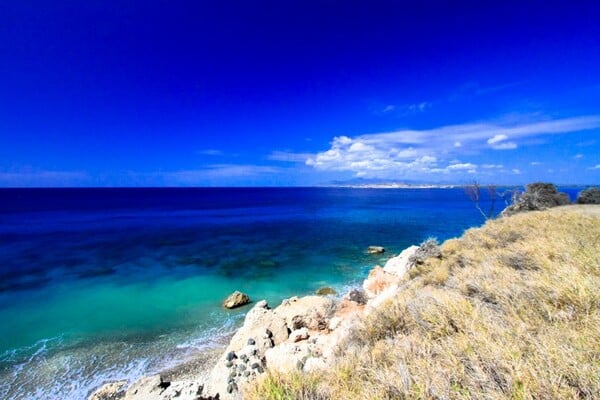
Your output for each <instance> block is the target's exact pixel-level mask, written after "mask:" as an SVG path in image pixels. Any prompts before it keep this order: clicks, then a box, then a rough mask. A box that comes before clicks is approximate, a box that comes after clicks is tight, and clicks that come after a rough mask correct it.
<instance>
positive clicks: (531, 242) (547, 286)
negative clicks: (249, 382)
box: [245, 206, 600, 400]
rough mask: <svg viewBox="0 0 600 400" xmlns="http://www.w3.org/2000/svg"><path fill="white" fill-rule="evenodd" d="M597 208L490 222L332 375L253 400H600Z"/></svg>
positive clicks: (389, 311)
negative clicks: (596, 399) (580, 399)
mask: <svg viewBox="0 0 600 400" xmlns="http://www.w3.org/2000/svg"><path fill="white" fill-rule="evenodd" d="M599 207H600V206H585V207H584V206H567V207H559V208H555V209H551V210H547V211H535V212H529V213H523V214H518V215H514V216H512V217H508V218H501V219H497V220H493V221H489V222H488V223H486V224H485V225H484V226H483V227H481V228H476V229H470V230H469V231H467V232H466V233H465V234H464V235H463V236H462V237H461V238H459V239H453V240H449V241H446V242H445V243H444V244H443V245H442V257H441V258H440V259H438V258H435V259H432V258H430V259H428V260H427V261H426V262H425V263H424V264H423V265H421V266H419V267H418V268H416V269H414V270H412V271H411V273H410V277H408V278H407V281H406V285H405V288H404V289H403V290H401V291H400V292H399V293H398V295H397V296H396V297H395V298H394V299H393V300H391V301H389V302H388V303H386V304H384V306H382V307H380V308H379V309H378V310H377V311H376V312H374V313H371V314H370V315H369V317H367V318H366V319H365V321H364V323H363V324H362V325H361V326H358V327H356V329H355V331H354V332H353V334H352V335H351V338H350V339H349V340H348V341H347V342H346V343H342V344H340V348H339V359H338V360H337V361H336V363H335V366H334V367H332V368H331V369H329V370H327V371H324V372H319V373H313V374H304V373H300V372H298V373H295V374H291V375H275V374H270V375H268V376H267V377H266V378H265V379H264V380H262V381H261V382H259V383H257V385H255V386H254V387H252V388H250V389H249V390H248V391H247V393H246V396H245V397H246V398H248V399H340V400H341V399H403V398H411V399H412V398H415V399H430V398H431V399H570V398H584V399H593V398H600V212H599V211H600V208H599Z"/></svg>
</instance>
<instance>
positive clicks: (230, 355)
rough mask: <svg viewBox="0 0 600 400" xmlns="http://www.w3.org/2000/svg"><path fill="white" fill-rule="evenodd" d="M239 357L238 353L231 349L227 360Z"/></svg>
mask: <svg viewBox="0 0 600 400" xmlns="http://www.w3.org/2000/svg"><path fill="white" fill-rule="evenodd" d="M236 358H237V355H236V354H235V352H234V351H230V352H229V353H227V356H226V359H227V361H233V360H235V359H236Z"/></svg>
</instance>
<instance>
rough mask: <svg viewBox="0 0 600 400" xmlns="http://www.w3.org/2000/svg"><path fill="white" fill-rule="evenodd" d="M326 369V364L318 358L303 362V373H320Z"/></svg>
mask: <svg viewBox="0 0 600 400" xmlns="http://www.w3.org/2000/svg"><path fill="white" fill-rule="evenodd" d="M324 369H327V363H326V362H325V360H323V359H322V358H320V357H309V358H307V359H306V361H305V362H304V368H303V370H304V372H314V371H322V370H324Z"/></svg>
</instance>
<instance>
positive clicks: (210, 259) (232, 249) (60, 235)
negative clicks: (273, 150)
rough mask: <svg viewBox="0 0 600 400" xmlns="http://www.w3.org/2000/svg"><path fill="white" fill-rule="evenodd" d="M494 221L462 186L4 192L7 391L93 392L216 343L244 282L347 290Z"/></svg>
mask: <svg viewBox="0 0 600 400" xmlns="http://www.w3.org/2000/svg"><path fill="white" fill-rule="evenodd" d="M482 221H483V219H482V217H481V216H480V215H479V214H478V213H477V211H476V210H475V209H474V207H473V205H472V203H470V202H469V201H468V199H467V198H466V196H465V194H464V192H463V190H462V189H413V190H409V189H390V190H387V189H386V190H383V189H330V188H293V189H292V188H285V189H284V188H280V189H272V188H270V189H267V188H253V189H35V190H34V189H7V190H0V321H2V324H0V398H6V399H47V398H56V399H58V398H60V399H83V398H85V396H86V395H87V394H88V392H89V391H90V390H91V389H93V388H94V387H96V386H98V385H99V384H101V383H103V382H106V381H109V380H116V379H129V380H133V379H135V378H137V377H139V376H141V375H144V374H148V373H151V372H156V371H159V370H161V369H164V368H166V367H169V366H171V365H173V364H175V363H177V362H179V361H181V360H184V359H186V358H187V357H189V356H190V354H192V353H193V352H195V351H198V350H202V349H207V348H211V347H214V346H215V345H216V343H218V342H219V338H222V337H223V336H224V335H227V334H229V333H230V332H231V331H232V330H234V329H235V327H236V326H238V325H239V323H240V322H241V320H242V318H243V313H244V311H245V310H244V309H242V310H238V311H226V310H223V309H222V308H221V307H220V303H221V301H222V300H223V298H224V297H226V296H227V295H228V294H229V293H230V292H232V291H233V290H242V291H244V292H246V293H248V294H249V295H250V296H251V298H253V299H255V300H258V299H263V298H265V299H267V300H268V301H269V302H270V303H272V304H276V303H277V302H279V301H281V299H283V298H285V297H289V296H292V295H303V294H308V293H311V292H313V291H314V290H315V289H317V288H318V287H320V286H324V285H328V286H333V287H335V288H337V289H338V290H340V291H341V290H343V289H344V288H346V287H349V286H351V285H353V284H355V283H357V282H359V281H361V280H362V279H363V278H364V277H365V275H366V274H367V271H368V270H369V269H370V268H371V267H372V266H373V265H375V264H378V263H383V262H385V260H386V259H387V257H389V256H390V255H391V254H393V253H395V252H396V253H397V252H399V251H401V250H402V249H403V248H405V247H407V246H409V245H411V244H418V243H420V242H421V241H423V240H424V239H426V238H428V237H432V236H433V237H437V238H438V239H440V240H444V239H447V238H449V237H453V236H458V235H460V234H461V233H462V232H463V231H464V230H465V229H466V228H468V227H470V226H473V225H478V224H481V223H482ZM369 245H382V246H385V247H386V249H387V250H388V251H387V252H386V253H385V255H384V256H372V255H368V254H366V253H365V249H366V247H367V246H369Z"/></svg>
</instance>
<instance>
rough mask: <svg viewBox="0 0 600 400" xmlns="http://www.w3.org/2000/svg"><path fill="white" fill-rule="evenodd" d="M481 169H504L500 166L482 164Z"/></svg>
mask: <svg viewBox="0 0 600 400" xmlns="http://www.w3.org/2000/svg"><path fill="white" fill-rule="evenodd" d="M481 168H485V169H502V168H504V165H502V164H483V165H482V166H481Z"/></svg>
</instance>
